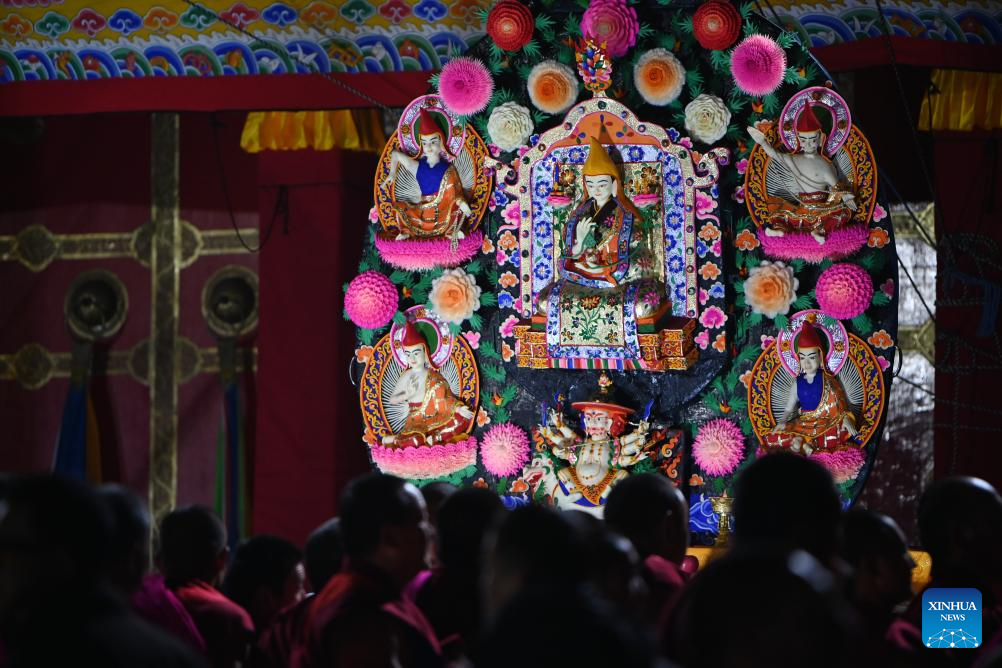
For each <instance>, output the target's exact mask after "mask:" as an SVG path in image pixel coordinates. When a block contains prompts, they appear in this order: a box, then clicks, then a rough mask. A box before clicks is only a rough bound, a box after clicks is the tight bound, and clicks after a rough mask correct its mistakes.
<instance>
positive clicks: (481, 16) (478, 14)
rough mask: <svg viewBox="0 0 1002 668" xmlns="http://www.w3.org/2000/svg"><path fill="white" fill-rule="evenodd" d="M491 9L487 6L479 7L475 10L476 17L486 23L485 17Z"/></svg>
mask: <svg viewBox="0 0 1002 668" xmlns="http://www.w3.org/2000/svg"><path fill="white" fill-rule="evenodd" d="M490 13H491V10H490V9H488V8H487V7H481V8H480V9H478V10H477V12H476V17H477V18H478V19H480V23H482V24H483V23H487V17H488V16H489V15H490Z"/></svg>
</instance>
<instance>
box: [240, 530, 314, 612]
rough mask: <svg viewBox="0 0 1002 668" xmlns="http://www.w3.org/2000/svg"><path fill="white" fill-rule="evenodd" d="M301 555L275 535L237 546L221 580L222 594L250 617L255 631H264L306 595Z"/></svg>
mask: <svg viewBox="0 0 1002 668" xmlns="http://www.w3.org/2000/svg"><path fill="white" fill-rule="evenodd" d="M305 581H306V571H305V570H304V569H303V553H302V552H300V551H299V548H297V547H296V546H295V545H293V544H292V543H290V542H289V541H287V540H285V539H284V538H279V537H277V536H268V535H261V536H254V537H253V538H249V539H247V540H246V541H244V542H243V543H241V544H240V546H238V547H237V551H236V555H234V558H233V563H232V564H230V567H229V569H227V571H226V577H225V578H224V579H223V587H222V590H223V593H224V594H226V596H227V597H228V598H229V599H230V600H231V601H233V602H234V603H236V604H237V605H239V606H240V607H242V608H243V609H244V610H246V611H247V612H248V614H250V616H251V620H252V621H253V622H254V628H255V629H265V628H267V627H268V626H269V625H270V624H271V623H272V622H273V621H275V618H276V617H277V616H278V614H279V613H280V612H282V611H283V610H285V609H287V608H289V607H291V606H293V605H296V604H297V603H299V602H300V601H301V600H303V597H304V596H305V595H306V591H305V589H304V583H305Z"/></svg>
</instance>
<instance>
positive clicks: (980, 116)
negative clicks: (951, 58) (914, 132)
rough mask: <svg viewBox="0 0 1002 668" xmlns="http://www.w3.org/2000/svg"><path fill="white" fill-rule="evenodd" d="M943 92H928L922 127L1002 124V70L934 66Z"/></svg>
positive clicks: (962, 128)
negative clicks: (944, 68) (965, 69)
mask: <svg viewBox="0 0 1002 668" xmlns="http://www.w3.org/2000/svg"><path fill="white" fill-rule="evenodd" d="M932 84H933V85H934V86H935V87H936V89H938V90H939V93H936V94H932V95H930V94H929V93H928V92H926V94H925V97H924V98H923V100H922V111H921V112H919V119H918V126H919V129H920V130H960V131H964V132H970V131H972V130H995V129H996V128H1002V74H995V73H991V72H967V71H963V70H933V72H932Z"/></svg>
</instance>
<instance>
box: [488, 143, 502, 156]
mask: <svg viewBox="0 0 1002 668" xmlns="http://www.w3.org/2000/svg"><path fill="white" fill-rule="evenodd" d="M487 152H488V153H490V154H491V157H492V158H498V157H500V156H501V147H500V146H498V145H497V144H488V145H487Z"/></svg>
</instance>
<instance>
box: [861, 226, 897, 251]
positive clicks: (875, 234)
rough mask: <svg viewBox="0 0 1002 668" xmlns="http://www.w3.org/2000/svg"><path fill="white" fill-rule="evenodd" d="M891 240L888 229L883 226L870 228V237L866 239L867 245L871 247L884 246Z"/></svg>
mask: <svg viewBox="0 0 1002 668" xmlns="http://www.w3.org/2000/svg"><path fill="white" fill-rule="evenodd" d="M890 240H891V237H890V235H889V234H887V230H885V229H884V228H882V227H875V228H873V229H872V230H870V238H869V239H867V240H866V245H867V246H869V247H870V248H883V247H884V246H886V245H887V242H889V241H890Z"/></svg>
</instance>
